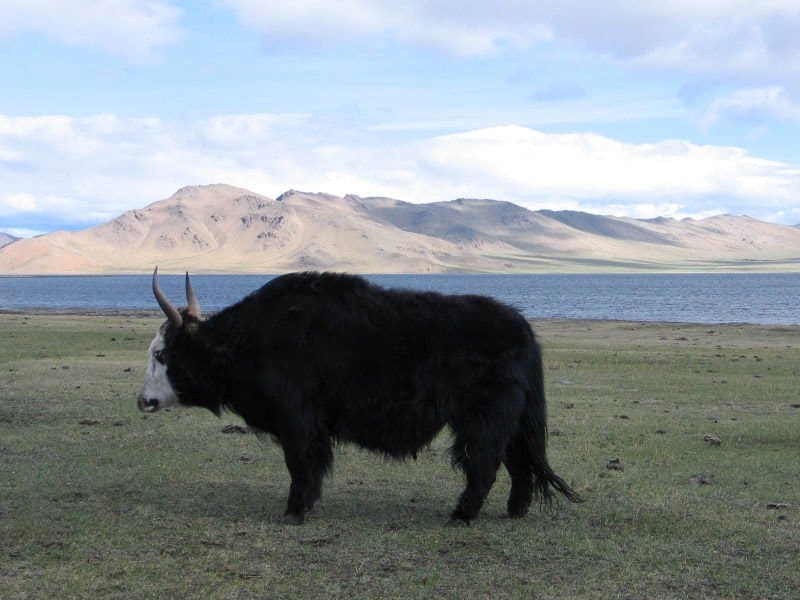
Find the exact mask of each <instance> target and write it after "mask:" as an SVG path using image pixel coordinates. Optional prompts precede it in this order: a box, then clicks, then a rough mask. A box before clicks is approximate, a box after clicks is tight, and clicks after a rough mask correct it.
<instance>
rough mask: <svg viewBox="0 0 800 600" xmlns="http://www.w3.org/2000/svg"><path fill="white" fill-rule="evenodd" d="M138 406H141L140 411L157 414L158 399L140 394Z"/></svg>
mask: <svg viewBox="0 0 800 600" xmlns="http://www.w3.org/2000/svg"><path fill="white" fill-rule="evenodd" d="M136 404H137V405H138V406H139V410H141V411H142V412H155V411H157V410H158V399H157V398H147V397H146V396H143V395H142V394H139V398H138V399H137V400H136Z"/></svg>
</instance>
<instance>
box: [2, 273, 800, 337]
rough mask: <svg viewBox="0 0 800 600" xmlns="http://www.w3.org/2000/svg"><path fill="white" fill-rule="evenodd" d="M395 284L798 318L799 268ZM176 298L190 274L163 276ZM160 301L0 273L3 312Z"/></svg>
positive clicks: (137, 279)
mask: <svg viewBox="0 0 800 600" xmlns="http://www.w3.org/2000/svg"><path fill="white" fill-rule="evenodd" d="M269 279H270V276H268V275H195V276H192V284H193V286H194V289H195V292H196V293H197V296H198V298H199V299H200V303H201V305H202V307H203V310H204V311H206V312H212V311H216V310H219V309H220V308H223V307H224V306H227V305H228V304H231V303H232V302H235V301H237V300H239V299H241V298H243V297H244V296H245V295H247V294H248V293H249V292H251V291H252V290H254V289H256V288H258V287H260V286H261V285H263V284H264V283H266V282H267V281H268V280H269ZM368 279H369V280H370V281H373V282H375V283H377V284H379V285H383V286H386V287H393V288H412V289H421V290H433V291H438V292H444V293H459V294H461V293H469V294H486V295H489V296H494V297H495V298H497V299H499V300H501V301H502V302H505V303H507V304H510V305H512V306H514V307H516V308H517V309H519V310H520V311H521V312H522V313H523V314H524V315H525V316H526V317H528V318H531V319H543V318H556V319H612V320H630V321H671V322H685V323H759V324H785V325H789V324H797V323H800V307H799V306H798V298H800V273H721V274H647V275H643V274H613V275H597V274H592V275H371V276H368ZM159 280H160V282H161V286H162V288H163V289H164V291H165V292H166V293H167V295H168V296H169V297H170V298H171V299H172V301H173V303H175V304H176V305H178V304H183V303H184V295H183V277H182V276H176V275H161V276H159ZM151 309H157V305H156V302H155V299H154V298H153V295H152V292H151V290H150V276H149V275H119V276H48V277H0V310H6V311H8V310H42V311H54V310H55V311H58V310H87V311H105V310H151Z"/></svg>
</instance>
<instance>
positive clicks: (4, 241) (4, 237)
mask: <svg viewBox="0 0 800 600" xmlns="http://www.w3.org/2000/svg"><path fill="white" fill-rule="evenodd" d="M17 239H19V238H16V237H14V236H13V235H11V234H10V233H3V232H2V231H0V248H2V247H3V246H7V245H8V244H10V243H11V242H14V241H16V240H17Z"/></svg>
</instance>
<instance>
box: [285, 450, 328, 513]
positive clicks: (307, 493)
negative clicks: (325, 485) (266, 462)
mask: <svg viewBox="0 0 800 600" xmlns="http://www.w3.org/2000/svg"><path fill="white" fill-rule="evenodd" d="M281 445H282V446H283V453H284V460H285V461H286V467H287V469H288V470H289V475H291V478H292V483H291V485H290V486H289V499H288V500H287V503H286V512H285V513H284V516H283V522H284V523H287V524H290V525H299V524H301V523H303V521H304V520H305V513H306V512H308V511H309V510H311V509H312V508H313V507H314V503H315V502H316V501H317V500H319V497H320V495H321V494H322V480H323V478H324V477H325V474H326V473H328V471H330V468H331V464H332V462H333V450H332V448H331V442H330V439H329V438H328V437H327V436H323V435H319V436H316V437H315V438H313V439H311V440H309V441H304V440H303V441H300V440H298V439H296V438H295V439H292V440H283V439H282V440H281Z"/></svg>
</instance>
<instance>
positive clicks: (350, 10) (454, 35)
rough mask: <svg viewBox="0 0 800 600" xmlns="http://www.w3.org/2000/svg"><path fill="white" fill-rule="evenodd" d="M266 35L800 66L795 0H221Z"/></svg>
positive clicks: (459, 50)
mask: <svg viewBox="0 0 800 600" xmlns="http://www.w3.org/2000/svg"><path fill="white" fill-rule="evenodd" d="M222 2H223V3H224V4H227V5H228V6H230V7H231V9H232V10H233V11H235V13H236V14H237V15H238V17H239V20H240V21H241V22H242V23H243V24H244V25H245V26H248V27H251V28H253V29H255V30H258V31H260V32H261V33H263V35H264V36H265V38H266V39H267V40H268V41H269V42H274V43H287V42H288V43H295V44H308V43H314V44H316V43H319V42H328V41H334V42H338V41H342V40H352V39H354V38H389V39H394V40H397V41H400V42H404V43H412V44H424V45H427V46H436V47H439V48H441V49H443V50H446V51H449V52H453V53H456V54H462V55H487V54H491V53H494V52H498V51H500V50H503V49H505V48H509V47H510V48H526V47H530V46H532V45H535V44H541V43H546V42H552V43H566V44H569V45H572V46H573V47H580V48H584V49H585V50H588V51H590V52H592V53H602V54H605V55H607V56H611V57H614V58H616V59H619V60H623V61H634V62H640V63H645V64H650V65H659V66H663V67H668V68H676V69H680V70H683V71H688V72H701V73H702V72H709V71H712V72H715V73H720V72H727V73H730V74H734V73H735V74H738V75H740V76H742V75H747V76H750V77H753V78H756V79H761V78H763V77H764V76H765V75H767V76H770V75H772V76H774V75H776V74H783V75H784V76H785V75H789V74H795V75H796V74H797V73H798V71H800V66H798V65H800V36H798V35H797V31H800V4H798V3H797V2H796V0H772V1H770V2H751V1H749V0H714V1H713V2H691V1H688V0H677V1H675V2H663V1H661V0H641V1H638V2H632V1H631V0H608V1H607V2H596V3H587V2H581V1H580V0H538V1H536V2H522V1H519V0H500V1H498V2H485V1H484V0H459V1H458V2H455V1H453V0H440V1H438V2H428V1H427V0H407V1H406V2H402V3H398V2H384V1H382V0H344V1H343V2H340V3H338V4H337V9H336V10H335V11H334V10H330V7H329V5H328V4H327V3H325V2H322V0H297V1H296V2H290V3H274V2H261V1H260V0H222Z"/></svg>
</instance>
